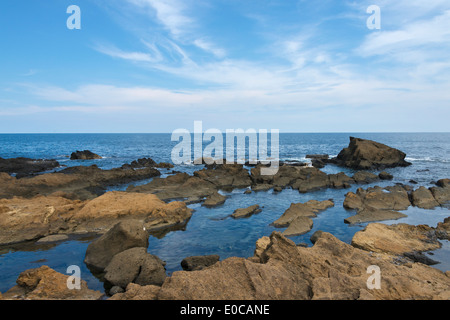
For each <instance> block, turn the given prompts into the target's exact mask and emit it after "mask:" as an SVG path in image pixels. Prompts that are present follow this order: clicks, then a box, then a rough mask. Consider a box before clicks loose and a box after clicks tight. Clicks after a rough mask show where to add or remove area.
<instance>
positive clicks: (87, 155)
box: [70, 150, 102, 160]
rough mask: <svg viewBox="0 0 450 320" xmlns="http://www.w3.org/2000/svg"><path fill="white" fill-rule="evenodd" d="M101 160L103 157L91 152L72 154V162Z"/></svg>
mask: <svg viewBox="0 0 450 320" xmlns="http://www.w3.org/2000/svg"><path fill="white" fill-rule="evenodd" d="M101 158H102V157H101V156H99V155H98V154H95V153H93V152H92V151H89V150H84V151H76V152H72V154H71V155H70V160H93V159H101Z"/></svg>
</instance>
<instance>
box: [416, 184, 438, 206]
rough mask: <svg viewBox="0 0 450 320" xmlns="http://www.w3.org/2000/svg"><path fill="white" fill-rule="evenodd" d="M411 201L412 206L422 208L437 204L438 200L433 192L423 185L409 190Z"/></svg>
mask: <svg viewBox="0 0 450 320" xmlns="http://www.w3.org/2000/svg"><path fill="white" fill-rule="evenodd" d="M411 202H412V204H413V205H414V206H416V207H419V208H422V209H432V208H434V207H437V206H439V202H438V201H436V199H435V198H434V196H433V193H432V192H431V191H430V190H429V189H427V188H425V187H423V186H422V187H419V188H418V189H416V190H414V191H412V192H411Z"/></svg>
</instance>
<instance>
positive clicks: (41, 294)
mask: <svg viewBox="0 0 450 320" xmlns="http://www.w3.org/2000/svg"><path fill="white" fill-rule="evenodd" d="M68 278H69V275H64V274H61V273H59V272H56V271H55V270H53V269H51V268H49V267H48V266H42V267H40V268H37V269H29V270H26V271H24V272H22V273H21V274H20V275H19V277H18V278H17V281H16V282H17V285H16V286H15V287H13V288H11V289H10V290H8V291H7V292H6V293H4V295H3V298H4V299H5V300H98V299H100V297H101V296H102V295H103V294H102V293H101V292H99V291H93V290H90V289H89V288H88V286H87V284H86V281H84V280H82V279H81V280H80V289H79V290H78V289H72V290H71V289H69V287H68V286H67V282H68Z"/></svg>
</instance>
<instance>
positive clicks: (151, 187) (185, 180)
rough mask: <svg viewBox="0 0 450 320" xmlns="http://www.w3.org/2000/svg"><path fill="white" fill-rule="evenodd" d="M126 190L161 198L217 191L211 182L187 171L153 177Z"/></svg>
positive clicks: (210, 193)
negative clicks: (146, 182) (148, 181)
mask: <svg viewBox="0 0 450 320" xmlns="http://www.w3.org/2000/svg"><path fill="white" fill-rule="evenodd" d="M127 191H128V192H139V193H152V194H155V195H157V196H158V198H159V199H161V200H170V199H187V198H192V197H207V196H210V195H212V194H214V193H216V192H217V187H216V185H214V184H213V183H212V182H209V181H206V180H204V179H201V178H199V177H192V176H190V175H188V174H187V173H177V174H175V175H172V176H168V177H167V178H155V179H153V180H152V181H151V182H150V183H148V184H145V185H141V186H136V187H135V186H130V187H128V189H127Z"/></svg>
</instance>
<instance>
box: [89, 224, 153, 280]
mask: <svg viewBox="0 0 450 320" xmlns="http://www.w3.org/2000/svg"><path fill="white" fill-rule="evenodd" d="M148 237H149V234H148V232H147V231H146V230H145V229H144V225H143V223H142V222H141V221H137V220H126V221H122V222H119V223H118V224H116V225H115V226H114V227H112V228H111V229H110V230H109V231H108V232H106V233H105V234H104V235H102V236H101V237H100V238H98V239H97V240H95V241H93V242H92V243H91V244H90V245H89V246H88V248H87V250H86V256H85V259H84V262H85V263H86V265H87V266H88V267H89V268H91V269H92V270H93V271H97V272H98V271H100V272H101V271H103V270H104V269H105V268H106V266H107V265H108V264H109V263H110V261H111V259H112V258H113V257H114V256H115V255H116V254H118V253H120V252H122V251H125V250H127V249H130V248H134V247H145V248H147V247H148Z"/></svg>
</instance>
